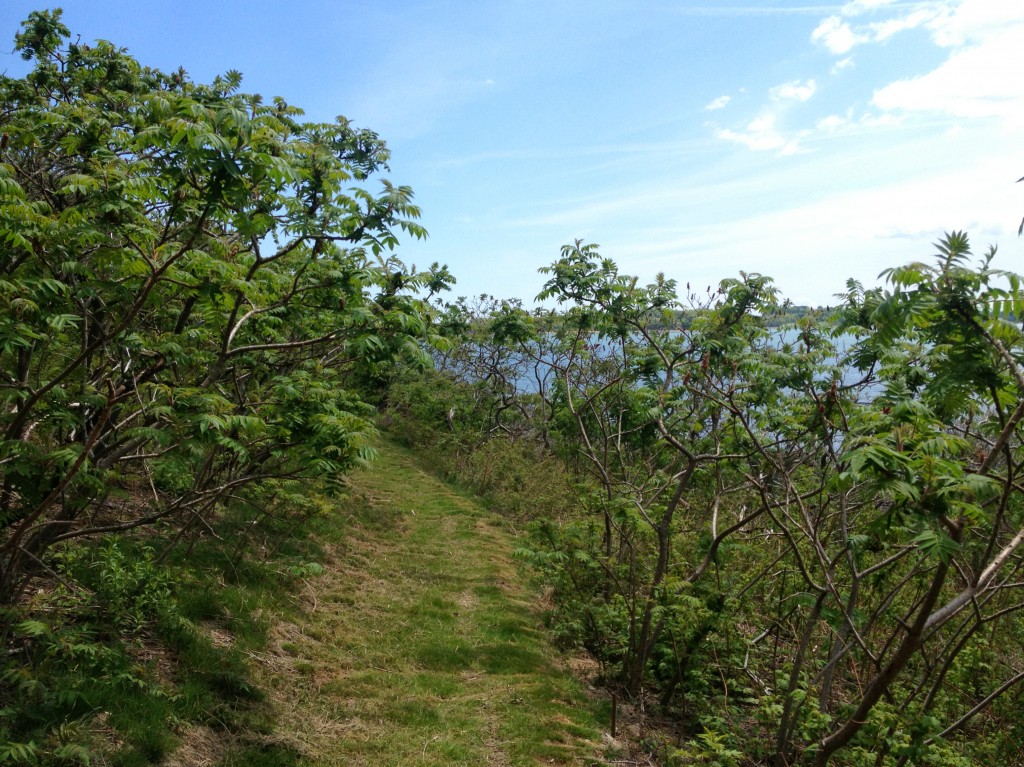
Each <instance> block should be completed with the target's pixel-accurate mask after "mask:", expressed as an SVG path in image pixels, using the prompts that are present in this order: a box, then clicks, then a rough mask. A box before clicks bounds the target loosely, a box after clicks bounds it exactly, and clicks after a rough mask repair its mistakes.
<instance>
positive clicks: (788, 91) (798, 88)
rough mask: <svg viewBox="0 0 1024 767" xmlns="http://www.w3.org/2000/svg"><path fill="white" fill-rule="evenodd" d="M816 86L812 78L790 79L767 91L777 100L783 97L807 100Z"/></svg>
mask: <svg viewBox="0 0 1024 767" xmlns="http://www.w3.org/2000/svg"><path fill="white" fill-rule="evenodd" d="M817 88H818V86H817V84H816V83H815V82H814V80H807V81H800V80H792V81H790V82H788V83H783V84H782V85H777V86H775V87H774V88H772V89H771V90H770V91H769V92H768V93H769V95H770V96H771V97H772V98H773V99H775V100H777V101H778V100H783V99H785V100H790V99H792V100H796V101H807V99H809V98H810V97H811V96H813V95H814V91H815V90H817Z"/></svg>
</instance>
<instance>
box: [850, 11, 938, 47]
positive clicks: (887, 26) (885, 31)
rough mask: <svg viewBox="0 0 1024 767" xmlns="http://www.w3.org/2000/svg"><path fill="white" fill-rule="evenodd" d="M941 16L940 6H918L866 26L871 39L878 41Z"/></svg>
mask: <svg viewBox="0 0 1024 767" xmlns="http://www.w3.org/2000/svg"><path fill="white" fill-rule="evenodd" d="M942 16H943V12H942V9H940V8H920V9H918V10H916V11H913V12H911V13H909V14H907V15H906V16H897V17H896V18H894V19H886V20H885V21H878V22H875V23H873V24H870V25H868V28H869V29H870V30H871V40H872V41H873V42H876V43H880V42H884V41H885V40H888V39H889V38H890V37H892V36H893V35H896V34H898V33H900V32H903V31H904V30H907V29H916V28H918V27H922V26H924V25H926V24H928V23H930V22H933V21H935V20H936V19H937V18H942Z"/></svg>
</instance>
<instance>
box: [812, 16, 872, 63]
mask: <svg viewBox="0 0 1024 767" xmlns="http://www.w3.org/2000/svg"><path fill="white" fill-rule="evenodd" d="M869 39H870V38H869V37H867V36H866V35H863V34H858V33H857V32H854V31H853V27H851V26H850V25H849V24H847V23H846V22H845V21H843V19H842V17H840V16H829V17H828V18H826V19H825V20H823V21H822V22H821V23H820V24H819V25H818V26H817V27H816V28H815V30H814V31H813V32H812V33H811V40H812V41H814V42H816V43H820V44H821V45H824V46H825V47H826V48H827V49H828V50H829V51H830V52H831V53H834V54H835V55H837V56H841V55H843V54H844V53H849V52H850V51H852V50H853V49H854V48H855V47H856V46H858V45H860V44H861V43H864V42H867V41H868V40H869Z"/></svg>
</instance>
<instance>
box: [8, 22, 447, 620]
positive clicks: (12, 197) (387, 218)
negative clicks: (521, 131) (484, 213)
mask: <svg viewBox="0 0 1024 767" xmlns="http://www.w3.org/2000/svg"><path fill="white" fill-rule="evenodd" d="M68 39H69V33H68V30H67V29H66V28H65V27H64V25H63V24H62V23H61V21H60V14H59V12H57V13H49V12H39V13H34V14H32V15H31V17H30V18H29V20H28V21H27V22H26V23H25V24H24V27H23V31H22V32H21V34H20V35H19V36H18V38H17V43H16V50H17V52H19V53H20V54H21V56H22V57H23V58H24V59H26V60H28V61H30V62H32V64H33V68H32V70H31V71H30V72H29V73H28V74H27V75H26V76H25V77H22V78H11V77H2V78H0V135H2V140H0V147H2V154H0V240H2V242H3V246H2V250H0V603H10V602H12V600H15V599H16V598H17V596H18V594H19V593H20V592H21V590H22V589H24V587H25V585H26V584H27V582H28V581H29V579H30V578H31V577H32V576H33V574H35V573H38V572H40V571H41V569H43V568H46V567H47V564H46V562H47V552H48V550H50V549H51V547H53V546H54V545H55V544H58V543H59V542H61V541H66V540H68V539H71V538H76V537H82V536H100V535H105V534H108V533H112V532H117V531H125V530H129V529H132V528H137V527H139V526H143V525H152V524H157V523H166V524H168V525H169V526H170V529H171V530H177V531H178V533H177V534H178V536H179V537H180V536H181V535H186V534H191V532H192V531H202V530H203V529H205V528H207V527H208V526H209V525H210V522H211V519H212V518H213V517H214V515H215V514H216V513H217V510H218V509H219V508H221V506H222V504H223V503H224V502H225V501H226V500H227V499H232V498H233V499H236V500H239V499H241V500H244V499H245V494H246V492H247V491H248V489H251V488H253V487H256V486H258V485H259V484H260V483H263V482H265V481H267V480H270V479H273V480H282V481H284V480H296V479H300V478H303V477H320V478H325V479H328V480H329V479H331V478H334V477H336V476H337V475H338V472H340V471H342V470H344V469H345V468H346V467H347V466H349V465H351V464H352V462H353V461H356V460H358V459H360V458H361V457H366V456H367V455H368V454H369V452H370V448H369V444H368V441H367V437H368V435H369V433H370V432H371V431H372V425H371V422H370V420H369V416H370V409H369V408H368V406H367V405H365V404H364V402H363V400H362V399H361V397H360V396H359V394H358V393H356V391H354V389H353V386H352V385H351V382H352V380H353V376H354V375H358V376H361V377H362V378H363V379H364V380H373V378H374V377H375V376H377V375H378V374H379V372H380V368H381V367H382V366H386V365H387V364H389V362H390V361H391V360H393V359H395V358H396V357H397V356H402V355H404V356H405V357H407V358H409V359H411V360H413V361H415V362H418V363H421V364H426V363H428V362H429V357H428V355H427V354H426V352H425V350H424V345H423V341H424V339H425V338H426V336H427V335H428V325H429V323H428V322H427V321H426V314H425V312H426V311H427V307H426V305H425V304H424V303H423V302H422V301H420V300H418V299H417V298H415V294H416V291H417V290H418V288H420V287H427V289H428V290H433V289H436V288H441V287H443V286H444V283H446V281H447V280H448V279H450V278H449V276H448V275H447V272H446V271H445V270H443V269H438V270H435V271H428V272H422V273H419V274H417V273H415V270H407V269H405V268H404V267H403V265H402V264H401V262H399V261H397V259H396V257H395V256H394V254H393V252H392V251H393V250H394V248H395V247H396V245H397V244H398V238H399V235H400V234H402V233H403V232H404V233H405V234H408V235H410V236H413V237H422V236H424V231H423V229H422V228H421V227H420V226H419V225H418V224H417V223H416V219H417V217H418V215H419V211H418V209H417V208H416V206H415V205H414V204H413V203H412V192H411V191H410V190H409V189H408V188H406V187H402V186H395V185H392V184H391V183H389V182H388V181H386V180H385V181H380V182H378V183H377V191H375V192H371V191H369V189H368V188H367V187H366V183H367V182H368V180H369V179H370V177H371V176H374V175H375V174H377V173H379V172H380V171H382V170H385V169H386V168H387V165H386V163H387V159H388V151H387V148H386V147H385V145H384V143H383V142H382V141H381V140H380V139H379V138H378V137H377V135H375V134H374V133H372V132H370V131H367V130H357V129H355V128H353V127H352V126H351V125H350V124H349V123H348V122H347V121H346V120H344V119H343V118H338V120H337V121H336V122H333V123H314V122H304V121H302V120H301V111H300V110H298V109H296V108H294V107H292V106H290V105H288V104H287V103H286V102H285V101H283V100H281V99H275V100H274V101H272V102H270V103H265V102H264V101H263V100H262V99H261V98H260V97H259V96H257V95H249V94H245V93H242V92H240V91H239V85H240V80H241V77H240V75H238V74H237V73H235V72H229V73H227V74H226V75H224V76H223V77H218V78H217V79H215V80H214V81H213V83H211V84H209V85H201V84H197V83H194V82H193V81H191V80H190V79H189V77H188V76H187V74H186V73H185V72H184V71H183V70H180V71H178V72H174V73H169V74H168V73H164V72H160V71H156V70H153V69H149V68H147V67H144V66H142V65H140V64H139V63H138V62H137V61H136V60H135V59H133V58H132V57H131V56H129V55H128V54H127V53H126V52H125V51H124V50H122V49H119V48H117V47H115V46H113V45H111V44H110V43H107V42H102V41H101V42H98V43H96V44H95V45H91V46H90V45H85V44H81V43H68V42H67V41H68Z"/></svg>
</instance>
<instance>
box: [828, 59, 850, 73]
mask: <svg viewBox="0 0 1024 767" xmlns="http://www.w3.org/2000/svg"><path fill="white" fill-rule="evenodd" d="M852 66H853V56H847V57H846V58H845V59H839V61H837V62H836V63H835V64H833V65H832V74H837V73H839V72H842V71H843V70H844V69H847V68H849V67H852Z"/></svg>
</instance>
